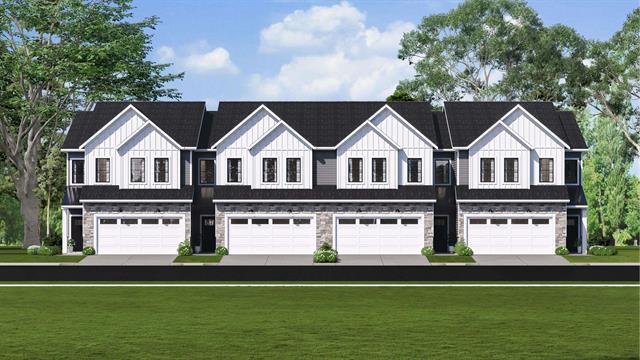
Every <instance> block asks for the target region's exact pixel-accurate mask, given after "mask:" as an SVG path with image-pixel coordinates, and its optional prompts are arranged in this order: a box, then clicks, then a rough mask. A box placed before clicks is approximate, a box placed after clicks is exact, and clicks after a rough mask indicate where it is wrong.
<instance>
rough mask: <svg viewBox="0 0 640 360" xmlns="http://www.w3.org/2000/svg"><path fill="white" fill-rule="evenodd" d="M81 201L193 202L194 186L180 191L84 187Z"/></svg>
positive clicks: (109, 186) (106, 186) (113, 186)
mask: <svg viewBox="0 0 640 360" xmlns="http://www.w3.org/2000/svg"><path fill="white" fill-rule="evenodd" d="M80 200H82V201H89V202H90V201H91V200H193V186H183V187H182V188H180V189H119V188H118V186H117V185H87V186H83V187H82V192H81V195H80Z"/></svg>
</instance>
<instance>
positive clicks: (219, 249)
mask: <svg viewBox="0 0 640 360" xmlns="http://www.w3.org/2000/svg"><path fill="white" fill-rule="evenodd" d="M216 255H220V256H225V255H229V250H228V249H227V248H226V247H224V246H218V247H217V248H216Z"/></svg>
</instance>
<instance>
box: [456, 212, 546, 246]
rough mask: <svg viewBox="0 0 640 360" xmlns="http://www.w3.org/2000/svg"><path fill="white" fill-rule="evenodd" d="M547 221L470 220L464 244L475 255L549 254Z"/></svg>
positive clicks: (522, 219)
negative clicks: (467, 245) (466, 243)
mask: <svg viewBox="0 0 640 360" xmlns="http://www.w3.org/2000/svg"><path fill="white" fill-rule="evenodd" d="M554 231H555V229H554V227H553V221H552V219H551V218H547V217H545V218H521V217H513V218H508V220H507V223H506V224H505V223H504V218H499V219H498V218H493V219H491V218H470V219H468V220H467V237H468V239H467V242H468V244H469V246H470V247H471V248H472V249H473V251H474V253H475V254H478V255H481V254H553V253H554V250H555V234H554Z"/></svg>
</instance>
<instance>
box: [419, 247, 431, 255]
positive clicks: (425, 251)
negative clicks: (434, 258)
mask: <svg viewBox="0 0 640 360" xmlns="http://www.w3.org/2000/svg"><path fill="white" fill-rule="evenodd" d="M420 253H421V254H422V256H428V255H433V253H434V251H433V248H432V247H431V246H425V247H423V248H422V250H420Z"/></svg>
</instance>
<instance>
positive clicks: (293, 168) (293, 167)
mask: <svg viewBox="0 0 640 360" xmlns="http://www.w3.org/2000/svg"><path fill="white" fill-rule="evenodd" d="M301 164H302V160H301V159H300V158H287V182H290V183H296V182H300V181H301V174H302V169H301Z"/></svg>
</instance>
